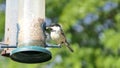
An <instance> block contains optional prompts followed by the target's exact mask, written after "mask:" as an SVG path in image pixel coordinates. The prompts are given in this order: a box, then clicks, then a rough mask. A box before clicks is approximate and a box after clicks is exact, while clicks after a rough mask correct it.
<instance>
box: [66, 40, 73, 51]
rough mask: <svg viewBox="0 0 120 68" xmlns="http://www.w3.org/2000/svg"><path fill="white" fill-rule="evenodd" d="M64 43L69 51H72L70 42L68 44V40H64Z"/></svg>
mask: <svg viewBox="0 0 120 68" xmlns="http://www.w3.org/2000/svg"><path fill="white" fill-rule="evenodd" d="M65 45H66V46H67V47H68V49H69V50H70V51H71V52H74V50H73V49H72V48H71V47H70V44H69V43H68V42H66V43H65Z"/></svg>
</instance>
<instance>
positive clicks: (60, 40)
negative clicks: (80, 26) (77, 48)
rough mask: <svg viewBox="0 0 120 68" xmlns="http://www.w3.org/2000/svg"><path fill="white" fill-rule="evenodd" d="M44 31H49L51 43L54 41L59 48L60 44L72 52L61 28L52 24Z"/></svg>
mask: <svg viewBox="0 0 120 68" xmlns="http://www.w3.org/2000/svg"><path fill="white" fill-rule="evenodd" d="M46 29H49V30H50V37H51V39H52V40H53V41H55V42H56V43H57V44H58V45H59V46H61V44H64V45H66V46H67V47H68V48H69V50H70V51H71V52H73V49H72V48H71V47H70V45H69V43H68V42H67V40H66V37H65V34H64V32H63V30H62V27H61V26H60V25H59V24H52V25H50V26H48V27H46Z"/></svg>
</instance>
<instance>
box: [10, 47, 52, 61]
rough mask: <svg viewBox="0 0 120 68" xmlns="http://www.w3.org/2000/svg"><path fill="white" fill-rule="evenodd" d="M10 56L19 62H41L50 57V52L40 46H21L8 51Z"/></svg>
mask: <svg viewBox="0 0 120 68" xmlns="http://www.w3.org/2000/svg"><path fill="white" fill-rule="evenodd" d="M10 58H11V59H12V60H14V61H17V62H21V63H41V62H45V61H48V60H50V59H51V58H52V56H51V52H50V51H48V50H47V49H45V48H43V47H40V46H22V47H19V48H15V49H14V50H12V52H11V53H10Z"/></svg>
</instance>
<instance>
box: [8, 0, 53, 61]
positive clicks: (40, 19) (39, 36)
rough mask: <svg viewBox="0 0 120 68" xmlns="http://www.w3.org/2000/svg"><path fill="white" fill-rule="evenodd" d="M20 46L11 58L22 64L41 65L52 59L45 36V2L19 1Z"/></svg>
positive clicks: (39, 0)
mask: <svg viewBox="0 0 120 68" xmlns="http://www.w3.org/2000/svg"><path fill="white" fill-rule="evenodd" d="M18 3H19V5H18V6H19V9H18V28H19V30H18V44H17V48H15V49H13V50H12V51H11V53H10V58H11V59H12V60H14V61H17V62H22V63H40V62H45V61H48V60H50V59H51V52H50V51H49V50H47V49H45V47H46V40H45V34H44V25H45V23H44V20H45V0H35V1H34V0H19V2H18Z"/></svg>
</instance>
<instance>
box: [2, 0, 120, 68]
mask: <svg viewBox="0 0 120 68" xmlns="http://www.w3.org/2000/svg"><path fill="white" fill-rule="evenodd" d="M2 1H3V0H0V3H2ZM4 18H5V16H4V11H0V39H2V37H3V34H4V22H5V21H4V20H5V19H4ZM46 18H48V19H50V20H51V21H52V22H55V23H60V24H61V25H62V27H63V29H64V31H65V34H66V37H67V39H68V40H69V42H70V44H71V47H72V48H73V49H74V51H75V52H74V53H71V52H69V51H68V50H67V48H65V47H63V48H61V49H50V50H51V52H52V56H53V58H52V60H50V61H48V62H45V63H40V64H35V65H26V64H20V63H16V62H13V61H11V60H9V59H5V58H4V57H0V68H13V67H15V68H21V67H26V68H120V64H119V63H120V58H119V57H120V42H119V41H120V0H96V1H95V0H46Z"/></svg>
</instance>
